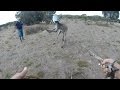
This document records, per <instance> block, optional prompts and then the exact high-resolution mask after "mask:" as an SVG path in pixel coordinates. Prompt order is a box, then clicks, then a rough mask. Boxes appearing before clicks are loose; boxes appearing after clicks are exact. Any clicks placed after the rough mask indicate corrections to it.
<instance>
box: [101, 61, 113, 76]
mask: <svg viewBox="0 0 120 90" xmlns="http://www.w3.org/2000/svg"><path fill="white" fill-rule="evenodd" d="M113 62H114V60H113V59H104V60H103V61H102V62H101V67H102V69H103V72H104V73H105V74H107V73H108V71H109V70H108V68H107V67H106V66H105V65H106V64H112V63H113Z"/></svg>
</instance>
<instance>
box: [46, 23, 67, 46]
mask: <svg viewBox="0 0 120 90" xmlns="http://www.w3.org/2000/svg"><path fill="white" fill-rule="evenodd" d="M67 31H68V27H67V26H66V25H65V24H62V23H59V22H58V23H57V24H56V27H55V29H53V30H47V32H49V33H51V32H57V33H58V34H57V39H58V37H59V35H60V34H61V33H62V34H63V37H62V43H63V46H64V45H65V42H66V34H67ZM63 46H62V47H61V48H63Z"/></svg>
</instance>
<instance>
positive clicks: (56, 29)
mask: <svg viewBox="0 0 120 90" xmlns="http://www.w3.org/2000/svg"><path fill="white" fill-rule="evenodd" d="M52 19H53V22H54V23H55V29H54V31H55V32H57V31H58V25H59V21H60V18H59V16H58V15H57V14H54V15H53V18H52Z"/></svg>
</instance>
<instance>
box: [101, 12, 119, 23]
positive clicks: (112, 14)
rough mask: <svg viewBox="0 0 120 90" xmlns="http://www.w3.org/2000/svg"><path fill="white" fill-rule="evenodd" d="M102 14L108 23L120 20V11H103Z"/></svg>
mask: <svg viewBox="0 0 120 90" xmlns="http://www.w3.org/2000/svg"><path fill="white" fill-rule="evenodd" d="M102 14H103V16H104V17H105V18H106V19H107V21H111V20H114V21H116V20H118V18H119V11H102Z"/></svg>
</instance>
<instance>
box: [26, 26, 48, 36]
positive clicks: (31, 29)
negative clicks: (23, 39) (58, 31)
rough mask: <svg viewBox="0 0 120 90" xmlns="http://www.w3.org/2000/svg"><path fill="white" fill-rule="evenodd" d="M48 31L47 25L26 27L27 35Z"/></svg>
mask: <svg viewBox="0 0 120 90" xmlns="http://www.w3.org/2000/svg"><path fill="white" fill-rule="evenodd" d="M46 29H48V26H47V25H46V24H43V25H42V24H40V25H32V26H26V27H25V34H26V35H30V34H34V33H38V32H39V31H44V30H46Z"/></svg>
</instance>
